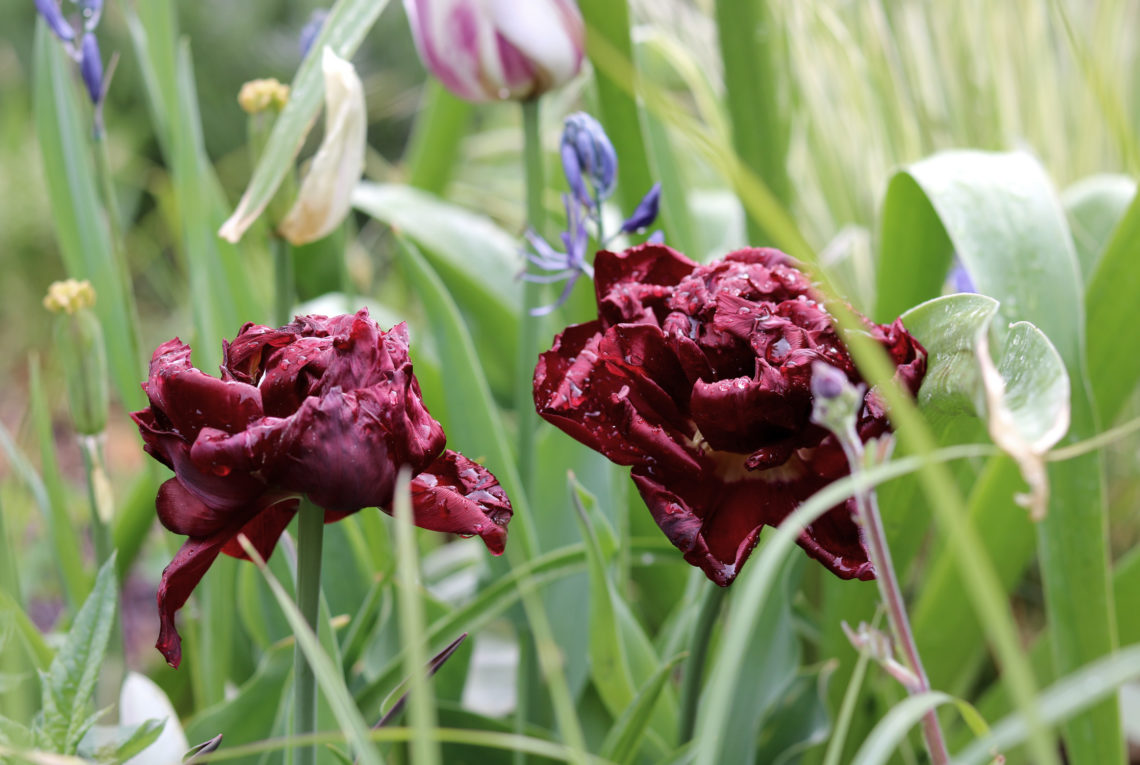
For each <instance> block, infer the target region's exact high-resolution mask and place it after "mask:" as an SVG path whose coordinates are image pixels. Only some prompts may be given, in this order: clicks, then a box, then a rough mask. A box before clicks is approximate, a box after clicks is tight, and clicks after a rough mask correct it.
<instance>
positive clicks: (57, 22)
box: [36, 0, 75, 42]
mask: <svg viewBox="0 0 1140 765" xmlns="http://www.w3.org/2000/svg"><path fill="white" fill-rule="evenodd" d="M36 10H37V11H39V12H40V15H41V16H43V17H44V21H46V22H47V24H48V26H49V27H51V31H52V34H54V35H55V36H56V37H58V38H59V39H60V40H62V41H63V42H71V41H72V40H74V39H75V30H74V29H72V28H71V24H68V23H67V19H65V18H64V17H63V11H61V10H60V8H59V3H57V2H56V0H36Z"/></svg>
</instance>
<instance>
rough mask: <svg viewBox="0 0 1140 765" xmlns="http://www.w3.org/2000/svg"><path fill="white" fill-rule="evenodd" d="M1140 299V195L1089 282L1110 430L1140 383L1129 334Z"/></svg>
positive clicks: (1098, 381)
mask: <svg viewBox="0 0 1140 765" xmlns="http://www.w3.org/2000/svg"><path fill="white" fill-rule="evenodd" d="M1137 293H1140V195H1138V196H1136V197H1135V198H1133V200H1132V204H1131V205H1130V206H1129V207H1128V211H1127V212H1126V213H1125V214H1124V217H1123V219H1121V221H1120V223H1119V224H1118V225H1117V227H1116V229H1115V230H1114V231H1113V234H1112V238H1111V239H1109V241H1108V245H1107V246H1106V247H1105V249H1104V252H1103V253H1102V254H1101V256H1100V259H1099V260H1098V262H1097V267H1096V270H1095V271H1093V273H1092V277H1091V278H1090V279H1089V283H1088V289H1087V290H1086V293H1085V296H1086V300H1087V301H1088V312H1089V315H1088V345H1089V351H1088V353H1089V383H1090V384H1091V385H1092V389H1093V394H1094V396H1095V399H1096V406H1097V412H1098V413H1099V414H1100V417H1101V420H1102V421H1103V422H1104V423H1105V424H1110V423H1111V422H1112V421H1113V420H1115V419H1116V417H1117V415H1118V414H1120V409H1121V407H1122V406H1123V405H1124V403H1125V402H1126V401H1127V400H1128V398H1129V396H1131V395H1132V392H1133V391H1134V390H1135V389H1136V383H1137V381H1140V336H1137V334H1136V333H1135V332H1130V331H1128V330H1127V328H1128V327H1130V326H1131V324H1132V322H1133V321H1134V320H1135V310H1134V305H1135V300H1136V295H1137Z"/></svg>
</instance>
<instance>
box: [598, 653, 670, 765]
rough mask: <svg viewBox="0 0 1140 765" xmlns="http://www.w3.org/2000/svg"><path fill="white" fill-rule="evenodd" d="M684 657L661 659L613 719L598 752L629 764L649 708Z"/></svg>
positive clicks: (651, 708) (655, 703)
mask: <svg viewBox="0 0 1140 765" xmlns="http://www.w3.org/2000/svg"><path fill="white" fill-rule="evenodd" d="M683 658H685V656H684V654H678V655H676V656H674V657H673V658H672V659H670V660H669V661H666V662H662V664H661V666H659V667H658V668H657V669H656V670H655V671H654V673H653V674H652V675H650V677H649V679H648V680H646V681H645V683H644V684H643V685H642V686H641V688H639V689H638V691H637V695H636V696H635V697H634V699H633V701H632V703H630V705H629V706H628V707H626V708H625V710H624V711H623V712H622V713H621V716H619V717H618V718H617V720H616V721H615V722H614V725H613V727H612V728H610V731H609V733H607V734H606V739H605V741H603V742H602V748H601V751H600V752H599V754H600V756H601V757H602V758H603V759H606V760H611V761H613V762H620V763H632V762H634V761H635V758H636V756H637V752H638V747H639V745H640V744H641V740H642V739H643V738H644V737H645V734H646V732H647V729H648V727H649V721H650V719H651V718H652V716H653V708H654V707H655V706H656V705H657V700H658V699H659V698H660V697H661V692H662V691H663V690H664V689H665V684H666V683H667V682H668V680H669V676H670V674H671V673H672V672H673V668H674V667H676V666H677V665H678V664H679V663H680V662H681V660H682V659H683Z"/></svg>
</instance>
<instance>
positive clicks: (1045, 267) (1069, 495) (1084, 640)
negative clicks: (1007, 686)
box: [876, 151, 1123, 765]
mask: <svg viewBox="0 0 1140 765" xmlns="http://www.w3.org/2000/svg"><path fill="white" fill-rule="evenodd" d="M880 244H881V252H880V263H879V282H878V290H879V294H878V308H877V311H876V313H877V315H878V316H880V317H886V316H891V317H893V316H894V315H895V314H896V313H898V312H900V311H902V310H903V309H905V308H907V307H909V306H910V305H913V304H914V303H916V302H918V301H920V300H923V299H927V298H930V297H932V296H933V295H934V294H936V293H937V291H938V290H939V285H940V284H941V282H942V280H943V279H944V278H945V274H946V271H947V269H948V266H949V260H950V253H951V252H953V253H954V254H956V255H957V257H958V259H959V261H960V262H961V263H962V264H963V266H964V267H965V268H966V270H967V271H968V272H969V274H970V276H971V278H972V279H973V281H974V284H975V285H976V286H977V289H978V291H979V292H981V293H983V294H986V295H989V296H991V297H993V298H995V299H997V300H998V301H999V302H1000V304H1001V305H1000V308H999V316H1000V317H1001V318H1002V319H1003V320H1004V321H1008V322H1015V321H1019V320H1024V321H1029V322H1032V323H1033V324H1034V325H1035V326H1036V327H1037V328H1038V329H1040V330H1041V331H1042V332H1044V333H1045V335H1046V336H1048V338H1049V340H1050V341H1051V342H1052V343H1053V345H1054V347H1056V349H1057V352H1058V353H1059V354H1060V356H1061V358H1062V359H1063V360H1064V363H1065V368H1066V369H1067V371H1068V373H1069V378H1070V380H1071V381H1072V382H1073V389H1072V427H1071V428H1070V432H1069V438H1070V439H1078V438H1084V437H1088V436H1091V435H1092V434H1093V433H1094V432H1096V420H1095V415H1094V413H1093V409H1092V401H1091V399H1090V397H1089V388H1088V385H1087V381H1088V380H1094V381H1095V379H1096V378H1095V376H1094V377H1092V378H1089V377H1086V366H1085V349H1084V342H1085V309H1084V296H1083V294H1082V292H1081V289H1080V283H1081V282H1080V271H1079V268H1078V265H1077V256H1076V252H1075V250H1074V247H1073V243H1072V238H1071V236H1070V233H1069V229H1068V225H1067V222H1066V219H1065V215H1064V211H1063V210H1062V208H1061V206H1060V202H1059V200H1058V198H1057V195H1056V192H1055V191H1054V189H1053V187H1052V184H1051V183H1050V181H1049V179H1048V177H1047V176H1046V175H1045V172H1044V170H1043V169H1042V168H1041V166H1040V164H1039V163H1038V162H1037V161H1036V160H1035V159H1034V158H1033V157H1031V156H1030V155H1028V154H1024V153H1010V154H993V153H986V152H978V151H953V152H943V153H940V154H936V155H934V156H933V157H930V158H928V159H925V160H923V161H921V162H918V163H916V164H914V165H911V166H910V167H908V168H907V169H906V170H904V171H901V172H900V173H898V174H896V175H895V177H894V179H893V180H892V181H891V184H890V187H889V189H888V192H887V199H886V202H885V204H884V211H883V218H882V225H881V243H880ZM1094 278H1095V277H1094ZM1094 303H1095V301H1094ZM1091 326H1096V325H1091ZM1102 473H1103V467H1102V465H1101V460H1100V457H1099V456H1098V455H1096V454H1088V455H1085V456H1083V457H1080V458H1077V459H1073V460H1069V461H1067V462H1064V463H1053V464H1052V465H1051V466H1050V469H1049V482H1050V502H1049V509H1048V514H1047V516H1046V518H1045V520H1044V521H1043V522H1041V523H1040V524H1038V527H1037V538H1038V552H1039V559H1040V562H1041V572H1042V578H1043V580H1044V585H1045V596H1046V597H1045V600H1046V611H1047V614H1048V618H1049V621H1050V624H1051V625H1052V626H1053V627H1054V628H1055V630H1056V632H1055V636H1056V642H1055V644H1054V661H1055V664H1056V667H1057V669H1058V671H1059V672H1067V671H1071V670H1073V669H1075V668H1076V667H1079V666H1081V665H1083V664H1085V663H1088V662H1089V661H1092V660H1094V659H1096V658H1097V657H1099V656H1102V655H1104V654H1106V653H1108V652H1110V651H1111V650H1112V647H1113V631H1112V629H1111V625H1112V623H1113V620H1114V616H1113V612H1112V611H1113V609H1112V604H1111V602H1110V600H1109V596H1108V591H1107V582H1108V571H1107V569H1108V560H1109V557H1108V550H1107V545H1106V539H1107V533H1106V517H1105V510H1104V504H1103V487H1102ZM1010 489H1011V493H1012V491H1014V490H1016V489H1015V488H1014V487H1010ZM980 530H981V532H982V536H983V538H984V537H986V536H987V535H988V533H989V532H988V529H987V528H986V527H985V526H984V525H983V526H980ZM1028 563H1029V561H1028V559H1027V560H1025V561H1024V563H1023V565H1027V564H1028ZM1098 583H1104V586H1101V585H1100V584H1098ZM1115 707H1116V705H1115V703H1114V702H1112V701H1106V702H1105V703H1104V704H1102V705H1101V706H1099V707H1097V708H1095V709H1093V710H1091V711H1089V712H1088V713H1086V714H1084V715H1082V716H1080V717H1078V718H1076V719H1074V720H1072V721H1070V722H1069V723H1068V724H1067V726H1066V728H1065V740H1066V748H1067V752H1068V754H1069V756H1070V758H1071V759H1072V761H1073V762H1074V763H1075V764H1076V765H1084V764H1085V763H1088V764H1089V765H1099V764H1100V763H1103V762H1115V761H1117V760H1120V759H1122V757H1123V754H1122V751H1121V741H1122V737H1121V733H1120V722H1119V719H1118V718H1119V714H1118V711H1117V710H1116V708H1115Z"/></svg>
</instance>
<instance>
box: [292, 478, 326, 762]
mask: <svg viewBox="0 0 1140 765" xmlns="http://www.w3.org/2000/svg"><path fill="white" fill-rule="evenodd" d="M324 533H325V513H324V510H322V509H321V508H319V507H317V506H316V505H314V504H312V503H311V502H309V501H308V500H307V499H302V500H301V507H300V509H299V511H298V513H297V609H298V610H299V611H300V612H301V615H302V616H303V617H304V618H305V623H306V624H308V625H309V627H311V628H312V630H313V633H314V634H316V632H317V613H318V609H319V607H320V602H321V550H322V546H323V544H324ZM293 676H294V684H293V693H294V697H293V710H294V718H293V720H294V723H293V734H294V735H297V736H303V735H306V734H309V733H313V732H315V731H316V730H317V683H316V677H315V675H314V674H313V667H312V665H310V664H309V660H308V659H306V658H305V653H304V651H303V650H302V649H301V642H300V641H297V643H296V645H295V647H294V649H293ZM295 755H296V756H295V757H294V759H293V762H294V763H295V764H296V765H315V763H316V761H317V748H316V746H315V745H313V744H308V745H304V746H300V747H298V748H297V751H296V753H295Z"/></svg>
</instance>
